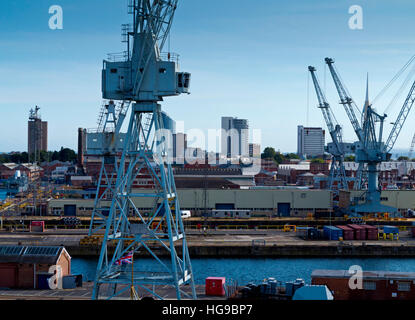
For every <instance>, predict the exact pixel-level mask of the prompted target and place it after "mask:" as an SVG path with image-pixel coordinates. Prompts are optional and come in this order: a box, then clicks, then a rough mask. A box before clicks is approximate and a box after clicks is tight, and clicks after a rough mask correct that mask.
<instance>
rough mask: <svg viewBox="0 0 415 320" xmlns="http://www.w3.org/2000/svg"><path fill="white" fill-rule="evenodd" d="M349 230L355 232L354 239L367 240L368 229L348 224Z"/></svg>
mask: <svg viewBox="0 0 415 320" xmlns="http://www.w3.org/2000/svg"><path fill="white" fill-rule="evenodd" d="M347 226H348V227H349V228H351V229H353V230H354V238H355V239H356V240H366V228H365V227H363V226H360V225H358V224H348V225H347Z"/></svg>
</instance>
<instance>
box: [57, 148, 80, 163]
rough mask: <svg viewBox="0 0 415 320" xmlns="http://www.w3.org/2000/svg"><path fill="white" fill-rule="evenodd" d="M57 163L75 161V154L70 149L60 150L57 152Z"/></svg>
mask: <svg viewBox="0 0 415 320" xmlns="http://www.w3.org/2000/svg"><path fill="white" fill-rule="evenodd" d="M58 158H59V161H70V162H73V161H76V153H75V151H73V150H72V149H69V148H63V147H62V148H61V150H60V151H59V157H58Z"/></svg>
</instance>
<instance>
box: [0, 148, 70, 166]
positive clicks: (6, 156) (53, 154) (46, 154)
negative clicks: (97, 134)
mask: <svg viewBox="0 0 415 320" xmlns="http://www.w3.org/2000/svg"><path fill="white" fill-rule="evenodd" d="M33 158H34V155H33V154H31V155H30V159H33ZM39 158H40V159H39V162H51V161H55V160H59V161H63V162H66V161H69V162H76V160H77V154H76V152H75V151H74V150H72V149H69V148H63V147H62V148H61V149H60V150H59V151H40V154H39ZM11 162H13V163H28V162H30V160H29V154H28V153H27V152H10V153H3V154H0V163H11Z"/></svg>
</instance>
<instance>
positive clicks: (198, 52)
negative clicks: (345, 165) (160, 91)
mask: <svg viewBox="0 0 415 320" xmlns="http://www.w3.org/2000/svg"><path fill="white" fill-rule="evenodd" d="M126 3H127V1H114V0H104V1H97V0H93V1H88V2H87V3H84V2H81V1H76V2H74V1H68V0H61V1H57V3H56V4H58V5H61V6H62V8H63V19H64V20H63V21H64V24H63V30H50V29H49V28H48V19H49V18H50V14H49V13H48V9H49V7H50V5H51V3H50V2H49V1H44V0H40V1H37V2H36V4H33V3H31V2H30V1H19V3H16V2H8V3H2V4H0V9H1V10H0V11H1V12H2V13H1V14H2V17H1V19H0V25H1V27H2V29H3V31H4V32H3V33H2V37H3V38H2V39H1V40H2V41H1V42H0V46H1V49H2V50H1V51H0V58H2V59H1V61H3V62H1V63H0V70H2V73H3V74H4V77H3V79H2V80H0V81H1V82H0V93H1V94H2V97H3V100H2V101H1V102H0V110H1V116H2V118H7V119H8V121H6V122H5V123H4V125H3V126H2V129H1V133H2V137H3V139H1V141H0V151H1V152H10V151H23V150H25V149H26V148H27V143H26V134H25V133H26V131H27V128H26V122H27V116H28V111H29V109H30V108H32V107H34V106H35V105H39V106H40V107H41V108H42V114H43V117H44V118H45V119H46V120H47V121H48V122H49V134H50V141H49V145H50V149H51V150H59V149H60V147H61V146H64V147H69V148H71V149H74V150H76V145H77V129H78V127H83V128H94V127H96V120H97V117H98V112H99V109H100V106H101V102H102V99H101V77H100V73H101V67H102V60H103V59H105V58H106V55H107V53H109V52H114V51H115V50H114V48H119V50H118V51H122V50H123V49H124V46H123V44H122V43H121V35H120V31H121V24H122V23H126V22H128V21H129V17H128V15H127V13H126ZM105 4H108V5H105ZM352 5H354V3H353V2H351V1H337V2H336V3H333V2H332V1H319V2H318V3H315V4H313V5H310V4H308V3H307V2H306V1H304V0H302V1H297V2H295V3H289V2H279V3H275V1H270V0H263V1H261V2H259V3H258V4H257V5H256V6H255V7H254V8H253V7H252V6H250V5H248V4H247V3H240V2H236V1H234V0H230V1H227V2H226V3H222V2H219V1H211V2H210V4H209V5H208V6H206V5H202V2H200V1H186V0H184V1H181V2H180V4H179V8H178V10H177V15H176V19H175V20H176V21H177V22H176V23H175V24H174V26H173V32H172V34H173V36H172V37H171V39H170V41H169V46H170V48H171V51H174V52H175V51H177V52H178V53H179V54H180V55H181V59H180V62H181V69H182V70H183V71H188V72H191V73H192V82H191V87H190V89H191V95H190V96H182V97H179V98H177V99H173V100H174V101H173V100H172V101H170V99H166V101H165V102H164V103H163V109H164V110H165V111H166V112H167V113H168V114H169V115H170V116H171V117H172V118H173V119H174V120H175V121H184V123H185V127H186V128H185V131H186V130H188V129H191V128H199V129H201V130H203V131H206V132H207V130H208V129H218V128H220V118H221V117H222V116H223V115H229V114H230V115H232V116H235V117H238V118H242V119H248V120H249V122H250V127H251V128H253V129H260V130H261V131H262V141H261V145H262V146H263V147H262V149H263V148H264V147H265V146H271V147H274V148H275V149H277V150H278V149H279V150H282V151H284V152H295V150H296V128H297V126H298V125H300V124H301V125H304V126H316V127H322V128H324V129H325V126H324V120H323V117H322V115H321V113H319V112H318V110H317V109H316V107H315V106H316V104H317V101H316V98H315V95H314V92H313V91H312V86H311V84H310V83H309V82H308V81H309V80H308V74H307V66H308V65H314V66H316V68H317V72H318V75H319V77H320V79H321V81H322V84H324V87H325V88H326V89H327V97H328V100H329V102H330V103H331V104H332V108H333V109H335V112H336V117H337V120H338V121H339V123H340V124H341V125H342V126H343V130H344V136H345V140H346V141H350V142H353V141H355V140H356V139H355V135H354V132H353V129H352V128H351V125H350V123H349V120H348V119H347V116H346V114H345V112H344V110H342V108H341V106H339V105H338V97H337V96H336V92H335V89H334V86H333V84H332V81H331V78H330V77H329V75H328V72H327V71H326V70H325V67H324V61H323V60H324V58H325V57H326V56H331V57H333V58H335V59H336V65H337V67H338V69H339V72H340V74H341V75H342V77H343V79H344V81H345V83H346V85H347V87H348V89H349V91H350V92H351V94H352V96H353V98H354V99H355V101H356V104H357V105H358V106H363V102H364V95H365V82H366V73H367V72H369V77H370V82H369V86H370V92H371V95H372V96H371V97H370V98H372V99H373V98H374V97H375V96H376V94H377V93H378V92H380V91H381V89H382V88H383V87H384V86H385V85H386V84H387V83H388V81H389V80H390V79H391V78H392V77H393V76H394V75H395V74H396V72H397V71H398V70H399V69H400V68H401V67H402V65H403V64H404V63H405V62H406V61H407V60H408V59H409V58H410V57H411V56H412V55H413V52H414V51H415V50H414V49H415V41H413V40H412V35H411V32H410V30H413V26H414V22H413V20H412V19H411V15H410V12H411V11H412V10H413V9H414V4H413V3H411V2H410V1H398V2H397V3H396V4H394V5H391V4H387V3H379V2H376V1H366V2H364V3H361V4H360V5H361V6H362V9H363V30H351V29H350V28H349V25H348V21H349V19H350V17H351V16H352V15H351V14H350V13H349V8H350V7H351V6H352ZM218 6H220V7H221V8H222V10H220V11H218V10H216V9H215V8H217V7H218ZM106 8H111V10H109V9H106ZM92 11H94V12H96V13H97V14H96V15H95V14H94V15H91V14H90V13H91V12H92ZM6 12H7V15H6V14H5V13H6ZM212 16H213V17H214V22H215V23H212V19H211V17H212ZM385 20H387V23H385ZM247 21H250V22H249V23H247ZM253 26H255V27H253ZM310 26H312V28H311V27H310ZM29 30H30V31H29ZM85 30H88V32H84V31H85ZM117 30H119V32H116V31H117ZM189 30H191V32H189ZM207 30H209V31H207ZM258 30H261V32H258ZM247 39H249V40H247ZM206 43H209V50H206ZM80 48H81V49H80ZM259 57H261V59H258V58H259ZM379 66H382V68H379ZM22 92H24V93H25V94H24V95H22ZM395 92H396V90H395V91H393V90H392V91H391V94H392V95H393V94H394V93H395ZM405 95H406V90H404V92H403V95H402V96H401V97H400V99H399V100H398V103H397V105H396V106H395V107H394V108H392V109H391V110H388V111H389V118H388V121H387V123H388V124H389V123H390V122H392V121H393V120H394V119H395V118H396V116H397V113H398V111H399V107H400V105H401V104H402V103H403V99H404V96H405ZM381 102H382V103H379V110H380V111H383V109H385V107H383V106H386V105H387V103H388V100H387V99H386V98H385V99H384V100H382V101H381ZM410 117H411V115H410ZM409 121H410V120H409ZM213 124H214V125H213ZM386 130H387V131H389V130H390V126H389V125H388V126H387V127H386ZM412 131H413V130H412V129H411V127H410V126H409V125H408V123H407V124H406V125H405V127H404V128H403V130H402V133H401V136H400V137H399V139H398V141H397V144H396V150H398V149H408V148H409V146H410V143H411V140H412V135H413V133H414V132H412ZM326 142H328V141H327V139H326Z"/></svg>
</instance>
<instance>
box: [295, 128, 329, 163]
mask: <svg viewBox="0 0 415 320" xmlns="http://www.w3.org/2000/svg"><path fill="white" fill-rule="evenodd" d="M324 144H325V131H324V130H323V129H322V128H307V127H303V126H298V135H297V154H298V155H299V156H300V157H301V158H303V157H304V158H305V157H317V156H322V155H324Z"/></svg>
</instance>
